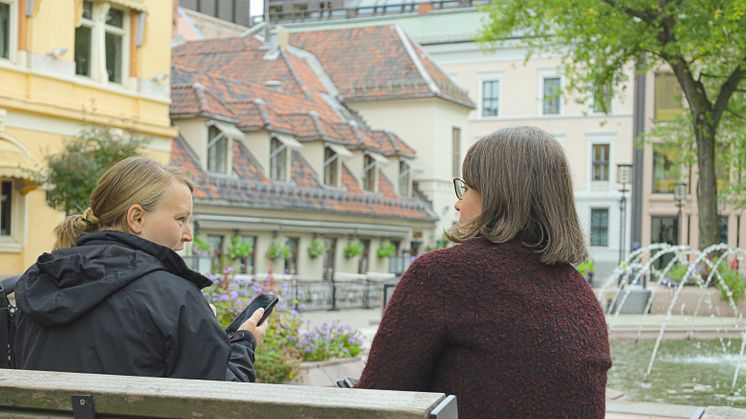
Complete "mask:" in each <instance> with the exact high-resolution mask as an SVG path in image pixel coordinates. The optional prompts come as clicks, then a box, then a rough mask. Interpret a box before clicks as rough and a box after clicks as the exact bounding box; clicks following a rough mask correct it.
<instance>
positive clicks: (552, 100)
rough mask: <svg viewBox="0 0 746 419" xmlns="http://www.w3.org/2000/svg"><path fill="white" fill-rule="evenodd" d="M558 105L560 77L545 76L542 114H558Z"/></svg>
mask: <svg viewBox="0 0 746 419" xmlns="http://www.w3.org/2000/svg"><path fill="white" fill-rule="evenodd" d="M559 106H560V78H559V77H547V78H545V79H544V115H557V114H559Z"/></svg>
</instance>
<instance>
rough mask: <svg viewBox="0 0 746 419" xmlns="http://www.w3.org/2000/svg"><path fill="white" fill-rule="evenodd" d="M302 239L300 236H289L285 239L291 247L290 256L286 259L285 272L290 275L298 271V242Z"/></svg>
mask: <svg viewBox="0 0 746 419" xmlns="http://www.w3.org/2000/svg"><path fill="white" fill-rule="evenodd" d="M299 242H300V239H299V238H298V237H288V239H287V240H286V241H285V245H286V246H287V247H289V248H290V256H288V258H287V260H286V261H285V273H286V274H288V275H295V274H297V273H298V243H299Z"/></svg>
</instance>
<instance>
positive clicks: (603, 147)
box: [592, 144, 609, 181]
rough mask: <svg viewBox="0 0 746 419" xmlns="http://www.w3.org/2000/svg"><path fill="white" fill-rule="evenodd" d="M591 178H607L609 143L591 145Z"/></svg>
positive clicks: (598, 179)
mask: <svg viewBox="0 0 746 419" xmlns="http://www.w3.org/2000/svg"><path fill="white" fill-rule="evenodd" d="M592 179H593V180H595V181H608V180H609V145H608V144H594V145H593V173H592Z"/></svg>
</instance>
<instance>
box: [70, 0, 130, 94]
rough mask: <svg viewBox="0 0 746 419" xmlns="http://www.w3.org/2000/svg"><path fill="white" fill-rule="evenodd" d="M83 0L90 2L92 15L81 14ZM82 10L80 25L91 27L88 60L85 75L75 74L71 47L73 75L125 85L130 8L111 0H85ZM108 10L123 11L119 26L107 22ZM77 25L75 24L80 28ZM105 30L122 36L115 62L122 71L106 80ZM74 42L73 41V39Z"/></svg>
mask: <svg viewBox="0 0 746 419" xmlns="http://www.w3.org/2000/svg"><path fill="white" fill-rule="evenodd" d="M85 2H90V3H91V18H90V19H89V18H85V17H83V16H82V11H83V10H84V9H85ZM85 2H84V5H83V8H82V10H81V18H80V26H86V27H88V28H90V29H91V42H90V45H89V49H90V57H89V59H90V63H89V68H88V73H89V74H88V75H85V74H78V72H77V61H75V56H76V51H75V49H74V50H73V62H74V63H75V66H76V69H75V76H76V77H81V78H86V79H91V80H94V81H96V82H99V83H103V84H113V85H119V86H126V85H128V83H129V78H130V75H129V70H130V68H129V64H130V63H129V61H130V54H131V51H130V38H131V37H132V19H131V16H130V15H131V10H130V9H127V8H123V7H119V6H114V5H113V4H112V3H111V2H106V1H103V2H94V1H89V0H86V1H85ZM110 10H117V11H120V12H122V27H121V28H119V27H116V26H113V25H109V24H107V23H106V17H107V15H108V14H109V11H110ZM80 26H78V27H76V29H77V28H79V27H80ZM107 34H113V35H115V36H119V37H121V56H120V60H121V63H120V65H119V66H118V67H119V71H120V72H121V80H120V81H115V80H109V73H108V67H107V63H106V38H107V36H106V35H107ZM73 42H75V41H73Z"/></svg>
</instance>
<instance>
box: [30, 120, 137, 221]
mask: <svg viewBox="0 0 746 419" xmlns="http://www.w3.org/2000/svg"><path fill="white" fill-rule="evenodd" d="M146 143H147V140H146V139H145V138H143V137H140V136H138V135H136V134H133V133H128V132H122V131H120V130H116V129H112V128H106V127H86V128H83V129H82V130H81V131H80V133H78V135H77V136H75V137H73V138H72V139H70V140H69V141H68V142H66V143H65V146H64V148H63V149H62V151H60V152H59V153H55V154H50V155H47V156H45V158H44V160H45V162H46V166H47V169H46V171H43V172H41V173H38V177H39V178H40V179H41V181H42V183H45V184H47V185H50V186H51V189H50V190H49V191H48V192H47V203H48V204H49V206H51V207H52V208H55V209H57V210H59V211H64V212H65V214H71V213H74V212H81V211H83V210H84V209H85V208H86V206H87V205H88V200H89V198H90V196H91V191H93V188H94V187H95V186H96V183H97V182H98V180H99V178H100V177H101V175H103V174H104V172H105V171H106V170H107V169H108V168H109V167H111V166H112V165H114V163H116V162H118V161H120V160H123V159H125V158H127V157H131V156H136V155H137V149H138V148H139V147H141V146H143V145H145V144H146Z"/></svg>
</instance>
